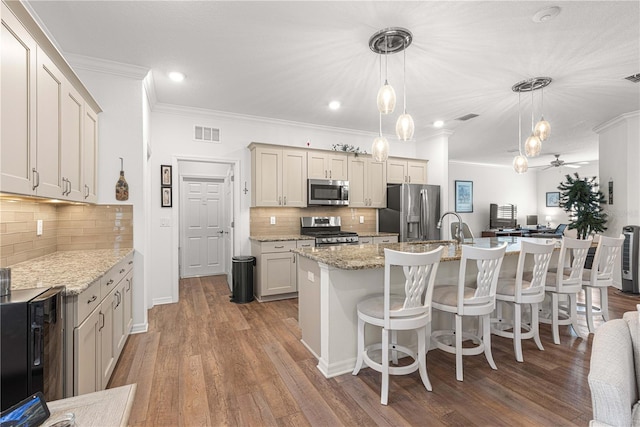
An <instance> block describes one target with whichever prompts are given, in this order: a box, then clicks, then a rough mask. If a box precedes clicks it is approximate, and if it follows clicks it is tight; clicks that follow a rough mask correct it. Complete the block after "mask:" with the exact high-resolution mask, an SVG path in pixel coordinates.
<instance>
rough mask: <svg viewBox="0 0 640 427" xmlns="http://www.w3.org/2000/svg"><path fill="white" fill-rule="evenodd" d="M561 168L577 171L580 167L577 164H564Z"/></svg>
mask: <svg viewBox="0 0 640 427" xmlns="http://www.w3.org/2000/svg"><path fill="white" fill-rule="evenodd" d="M562 166H566V167H568V168H572V169H579V168H580V167H581V166H580V165H579V164H576V163H565V164H563V165H562Z"/></svg>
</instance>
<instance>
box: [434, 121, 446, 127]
mask: <svg viewBox="0 0 640 427" xmlns="http://www.w3.org/2000/svg"><path fill="white" fill-rule="evenodd" d="M433 126H435V127H437V128H441V127H442V126H444V122H443V121H442V120H436V121H435V122H433Z"/></svg>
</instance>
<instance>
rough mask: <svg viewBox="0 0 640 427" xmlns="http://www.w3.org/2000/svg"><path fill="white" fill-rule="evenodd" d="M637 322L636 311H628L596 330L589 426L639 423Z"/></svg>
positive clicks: (639, 341)
mask: <svg viewBox="0 0 640 427" xmlns="http://www.w3.org/2000/svg"><path fill="white" fill-rule="evenodd" d="M638 307H639V309H640V305H639V306H638ZM639 322H640V320H639V318H638V311H634V312H627V313H625V314H624V316H623V318H622V319H613V320H610V321H608V322H606V323H605V324H603V325H602V326H600V327H599V328H598V329H597V330H596V333H595V337H594V338H593V345H592V347H591V366H590V371H589V388H590V389H591V402H592V405H593V420H591V422H590V423H589V425H590V426H625V427H628V426H640V402H639V392H638V385H639V384H640V325H639Z"/></svg>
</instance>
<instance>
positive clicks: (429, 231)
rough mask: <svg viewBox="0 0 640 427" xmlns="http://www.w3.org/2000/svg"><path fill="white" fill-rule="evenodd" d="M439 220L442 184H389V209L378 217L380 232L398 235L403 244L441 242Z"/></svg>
mask: <svg viewBox="0 0 640 427" xmlns="http://www.w3.org/2000/svg"><path fill="white" fill-rule="evenodd" d="M439 219H440V186H439V185H422V184H389V185H387V207H386V209H380V212H379V214H378V221H379V230H380V231H381V232H388V233H398V240H399V241H400V242H410V241H414V240H440V230H439V229H438V228H437V227H436V224H437V223H438V220H439Z"/></svg>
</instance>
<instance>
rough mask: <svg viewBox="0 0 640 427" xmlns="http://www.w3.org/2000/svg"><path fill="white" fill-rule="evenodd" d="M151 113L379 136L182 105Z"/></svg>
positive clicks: (159, 107) (160, 106)
mask: <svg viewBox="0 0 640 427" xmlns="http://www.w3.org/2000/svg"><path fill="white" fill-rule="evenodd" d="M151 111H152V112H154V113H164V114H174V115H179V116H189V117H191V116H194V115H195V116H203V117H208V118H217V119H230V120H243V121H252V122H256V123H265V124H275V125H283V126H295V127H302V128H306V129H316V130H323V131H331V132H340V133H346V134H351V135H358V136H363V135H364V136H369V135H370V136H372V137H376V136H378V133H377V132H370V131H363V130H355V129H347V128H339V127H333V126H323V125H316V124H311V123H303V122H295V121H290V120H282V119H274V118H269V117H260V116H251V115H246V114H238V113H228V112H224V111H217V110H208V109H205V108H198V107H185V106H182V105H174V104H165V103H162V102H157V103H155V104H153V105H152V107H151Z"/></svg>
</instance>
